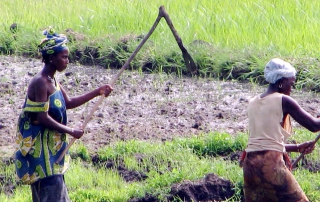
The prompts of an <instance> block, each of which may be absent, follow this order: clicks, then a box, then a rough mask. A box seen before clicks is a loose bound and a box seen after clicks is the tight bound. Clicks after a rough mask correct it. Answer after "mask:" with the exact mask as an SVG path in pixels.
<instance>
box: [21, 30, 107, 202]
mask: <svg viewBox="0 0 320 202" xmlns="http://www.w3.org/2000/svg"><path fill="white" fill-rule="evenodd" d="M43 34H44V35H45V36H46V38H45V39H43V40H42V41H41V43H40V45H39V51H40V52H41V54H42V57H43V62H44V66H43V68H42V70H41V71H40V72H38V73H37V74H36V75H35V76H34V77H33V78H32V79H31V81H30V84H29V86H28V90H27V96H26V99H25V103H24V106H23V110H22V113H21V114H20V116H19V121H18V127H17V136H16V143H17V150H16V153H15V158H16V159H15V164H16V172H17V176H18V178H19V179H20V180H21V182H22V183H24V184H30V185H31V190H32V198H33V201H41V202H44V201H60V202H61V201H70V200H69V197H68V192H67V189H66V186H65V183H64V177H63V175H64V172H65V171H66V170H67V168H68V162H69V155H68V154H67V155H65V157H64V158H63V159H62V160H61V161H60V163H59V164H56V163H55V161H56V160H57V159H58V158H59V156H60V154H61V153H62V152H63V150H64V149H65V148H66V146H67V144H68V143H67V135H66V134H69V135H71V136H73V137H74V138H77V139H79V138H80V137H81V136H82V135H83V133H84V131H83V130H82V129H81V128H72V127H69V126H67V115H66V110H67V109H72V108H75V107H78V106H80V105H82V104H84V103H86V102H87V101H89V100H91V99H93V98H94V97H97V96H99V95H102V94H104V95H105V96H108V95H109V94H110V93H111V91H112V88H111V87H110V86H109V85H103V86H101V87H99V88H97V89H95V90H93V91H91V92H88V93H86V94H83V95H80V96H77V97H69V96H68V95H67V92H66V91H65V90H64V88H63V87H62V86H61V85H60V84H59V82H58V81H57V80H56V79H55V77H54V75H55V73H56V72H57V71H58V72H62V71H64V70H65V69H66V68H67V65H68V63H69V60H68V55H69V50H68V47H67V46H66V42H67V38H66V36H64V35H59V34H56V33H55V32H54V30H53V29H52V28H49V29H48V30H45V31H44V33H43Z"/></svg>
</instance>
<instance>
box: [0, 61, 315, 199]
mask: <svg viewBox="0 0 320 202" xmlns="http://www.w3.org/2000/svg"><path fill="white" fill-rule="evenodd" d="M41 68H42V63H41V61H40V59H26V58H21V57H8V56H0V108H1V109H2V113H1V114H0V135H1V138H0V155H1V156H2V157H11V156H12V154H13V151H14V137H15V127H16V122H17V118H18V115H19V113H20V112H21V109H22V105H23V102H24V98H25V93H26V89H27V85H28V83H29V81H30V79H31V78H32V76H33V75H34V74H35V73H37V72H38V71H39V70H40V69H41ZM116 72H117V70H115V69H104V68H102V67H93V66H80V65H76V64H70V65H69V67H68V69H67V70H66V71H65V72H62V73H57V75H56V78H57V80H58V81H60V83H62V85H63V86H64V87H65V89H66V90H67V91H68V94H69V96H71V97H72V96H75V95H80V94H81V93H83V92H86V91H90V90H92V89H94V88H95V87H97V86H99V85H100V84H102V83H108V81H109V80H110V79H111V78H112V77H113V76H114V75H115V74H116ZM263 90H264V88H263V87H261V86H257V85H253V84H250V83H245V84H243V83H237V82H222V81H216V80H214V79H212V78H179V77H176V76H175V75H166V74H144V73H142V72H132V71H130V70H126V71H125V72H124V73H123V75H122V76H121V77H120V79H119V80H118V82H117V83H116V85H115V86H114V91H113V93H112V94H111V95H110V96H109V97H107V98H105V99H104V101H103V103H102V104H101V106H100V107H99V108H98V109H97V111H95V113H94V116H93V117H92V120H90V122H89V123H88V124H87V126H86V128H85V135H84V136H83V138H82V139H81V140H78V141H82V142H83V143H84V144H85V145H86V146H87V148H88V149H89V152H90V153H95V152H96V151H97V150H98V149H99V148H100V147H102V146H105V145H108V144H109V143H110V142H113V141H117V140H128V139H141V140H148V141H166V140H170V139H172V138H174V137H182V136H183V137H187V136H191V135H197V134H200V133H208V132H210V131H225V132H228V133H231V134H234V135H236V134H237V133H238V132H247V125H248V121H247V117H246V107H247V103H248V100H249V98H250V97H252V96H254V95H256V94H258V93H261V92H263ZM292 96H293V97H294V98H295V99H296V100H297V101H298V102H299V104H300V105H302V106H303V107H304V109H306V111H308V112H310V113H311V114H312V115H313V116H317V115H319V114H320V111H319V107H318V106H319V102H320V99H319V97H318V96H317V95H316V94H312V93H306V92H296V91H294V92H293V93H292ZM97 100H98V98H95V99H93V100H92V101H90V102H88V103H87V104H85V105H83V106H82V107H79V108H77V109H73V110H69V111H68V118H69V121H68V124H69V125H70V126H72V127H80V126H81V125H82V123H83V121H84V118H85V117H86V116H87V115H88V114H89V113H90V111H91V110H92V107H93V106H94V103H95V102H97ZM294 125H295V126H296V127H299V126H298V125H297V124H296V123H294ZM209 176H210V177H209V178H208V179H207V180H209V181H210V182H212V181H214V180H213V177H212V176H214V175H209ZM202 181H205V179H204V180H202ZM196 183H198V182H193V183H192V184H193V185H195V184H196ZM188 187H189V188H188V189H190V186H188ZM194 189H196V188H194ZM173 190H174V189H173ZM177 192H178V193H179V191H177ZM145 201H148V200H145ZM149 201H152V200H149Z"/></svg>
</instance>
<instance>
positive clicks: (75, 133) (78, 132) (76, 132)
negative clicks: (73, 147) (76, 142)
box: [70, 128, 84, 139]
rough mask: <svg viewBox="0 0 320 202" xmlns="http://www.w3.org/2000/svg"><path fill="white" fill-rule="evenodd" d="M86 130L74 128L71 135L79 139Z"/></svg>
mask: <svg viewBox="0 0 320 202" xmlns="http://www.w3.org/2000/svg"><path fill="white" fill-rule="evenodd" d="M83 134H84V130H83V129H75V128H72V130H71V133H70V135H71V136H72V137H74V138H76V139H79V138H81V137H82V136H83Z"/></svg>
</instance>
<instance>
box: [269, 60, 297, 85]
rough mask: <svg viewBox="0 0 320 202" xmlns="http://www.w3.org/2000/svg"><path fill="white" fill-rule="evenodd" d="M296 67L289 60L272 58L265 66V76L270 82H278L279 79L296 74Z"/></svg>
mask: <svg viewBox="0 0 320 202" xmlns="http://www.w3.org/2000/svg"><path fill="white" fill-rule="evenodd" d="M296 73H297V71H296V69H295V68H294V67H293V66H292V65H291V64H290V63H288V62H285V61H283V60H281V59H280V58H273V59H271V60H270V61H269V62H268V63H267V65H266V67H265V68H264V78H265V79H266V81H267V82H269V83H276V81H277V80H279V79H281V78H283V77H285V78H289V77H293V76H296Z"/></svg>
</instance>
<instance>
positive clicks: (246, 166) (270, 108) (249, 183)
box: [243, 58, 320, 202]
mask: <svg viewBox="0 0 320 202" xmlns="http://www.w3.org/2000/svg"><path fill="white" fill-rule="evenodd" d="M295 76H296V70H295V68H294V67H292V66H291V65H290V64H289V63H287V62H285V61H283V60H281V59H279V58H274V59H272V60H270V61H269V62H268V63H267V65H266V67H265V69H264V77H265V79H266V81H267V82H269V86H268V88H267V90H266V91H265V92H264V93H262V94H261V95H258V96H255V97H254V98H252V99H251V100H250V101H249V105H248V109H247V113H248V117H249V141H248V146H247V148H246V150H245V154H246V155H245V156H244V161H243V174H244V195H245V201H246V202H250V201H268V202H271V201H279V202H280V201H281V202H286V201H288V202H296V201H308V198H307V197H306V195H305V194H304V192H303V191H302V189H301V188H300V186H299V184H298V182H297V181H296V180H295V178H294V176H293V175H292V173H291V171H290V170H291V169H290V160H289V158H288V156H287V154H286V152H300V153H305V154H307V153H310V152H312V150H313V149H314V145H315V142H314V141H309V142H305V143H302V144H286V141H287V139H288V138H289V137H290V132H291V131H290V129H291V124H290V119H289V117H290V116H291V117H292V118H293V119H294V120H296V121H297V122H298V123H299V124H300V125H302V126H303V127H305V128H307V129H308V130H310V131H312V132H317V131H319V130H320V119H318V118H314V117H312V116H311V115H310V114H309V113H307V112H306V111H305V110H303V109H302V108H301V107H300V106H299V104H298V103H297V102H296V101H295V100H294V99H293V98H291V97H290V92H291V88H292V86H293V85H294V84H295V79H296V77H295ZM289 115H290V116H289ZM286 165H287V166H288V167H287V166H286Z"/></svg>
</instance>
